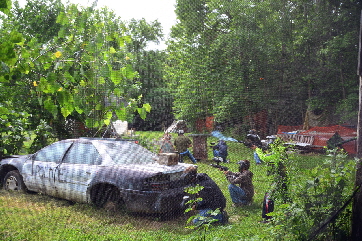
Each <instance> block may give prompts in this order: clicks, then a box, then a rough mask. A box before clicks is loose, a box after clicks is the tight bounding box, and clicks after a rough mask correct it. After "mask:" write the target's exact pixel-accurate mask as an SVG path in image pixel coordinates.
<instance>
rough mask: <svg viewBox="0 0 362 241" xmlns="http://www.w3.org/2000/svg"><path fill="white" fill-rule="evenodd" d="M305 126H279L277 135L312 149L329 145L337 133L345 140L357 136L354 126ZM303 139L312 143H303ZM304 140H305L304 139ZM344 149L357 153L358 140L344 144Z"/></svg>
mask: <svg viewBox="0 0 362 241" xmlns="http://www.w3.org/2000/svg"><path fill="white" fill-rule="evenodd" d="M302 128H303V126H278V133H277V135H278V136H280V137H281V138H282V139H290V140H292V141H296V142H298V141H299V143H297V145H300V146H304V147H306V148H311V149H321V148H323V147H325V146H327V141H328V140H329V139H330V138H331V137H332V136H333V135H334V134H336V133H338V135H339V136H340V137H341V138H342V139H343V140H344V141H347V140H350V139H353V138H356V137H357V131H356V130H355V129H352V128H348V127H344V126H341V125H332V126H324V127H320V126H316V127H312V128H310V129H309V130H302ZM301 140H310V141H311V143H304V144H308V145H302V144H303V143H300V141H301ZM302 142H303V141H302ZM342 147H343V148H344V150H345V151H346V152H348V153H349V154H356V153H357V142H356V140H352V141H349V142H346V143H344V144H343V145H342Z"/></svg>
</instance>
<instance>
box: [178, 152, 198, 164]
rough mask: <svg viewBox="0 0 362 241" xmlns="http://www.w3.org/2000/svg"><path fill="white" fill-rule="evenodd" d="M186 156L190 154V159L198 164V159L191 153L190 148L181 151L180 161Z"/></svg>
mask: <svg viewBox="0 0 362 241" xmlns="http://www.w3.org/2000/svg"><path fill="white" fill-rule="evenodd" d="M184 156H188V157H189V158H190V160H191V161H192V162H193V163H194V164H196V162H197V161H196V159H195V157H194V156H193V155H192V154H191V152H190V151H189V150H186V151H185V152H182V153H180V162H183V157H184Z"/></svg>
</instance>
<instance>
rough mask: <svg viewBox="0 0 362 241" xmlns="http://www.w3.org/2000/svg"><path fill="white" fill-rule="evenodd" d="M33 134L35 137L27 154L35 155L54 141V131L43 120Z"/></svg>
mask: <svg viewBox="0 0 362 241" xmlns="http://www.w3.org/2000/svg"><path fill="white" fill-rule="evenodd" d="M33 134H34V135H35V137H34V140H33V142H32V143H31V146H30V148H29V153H35V152H37V151H38V150H40V149H41V148H43V147H45V146H47V145H49V144H51V143H53V142H54V141H55V140H56V137H55V135H54V130H53V129H52V128H51V126H49V125H48V124H47V123H46V122H45V121H44V120H41V122H40V124H39V125H38V126H37V128H36V129H35V130H34V133H33Z"/></svg>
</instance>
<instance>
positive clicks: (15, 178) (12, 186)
mask: <svg viewBox="0 0 362 241" xmlns="http://www.w3.org/2000/svg"><path fill="white" fill-rule="evenodd" d="M3 187H4V189H5V190H7V191H21V192H24V191H26V186H25V184H24V181H23V177H22V176H21V175H20V173H19V171H10V172H8V173H7V174H6V175H5V178H4V182H3Z"/></svg>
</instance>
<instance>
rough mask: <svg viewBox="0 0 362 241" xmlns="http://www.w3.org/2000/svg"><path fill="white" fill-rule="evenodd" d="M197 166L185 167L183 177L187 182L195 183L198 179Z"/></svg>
mask: <svg viewBox="0 0 362 241" xmlns="http://www.w3.org/2000/svg"><path fill="white" fill-rule="evenodd" d="M196 175H197V166H189V167H187V168H186V169H185V171H184V173H183V174H182V177H183V179H184V180H185V182H186V183H193V182H195V181H196Z"/></svg>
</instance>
